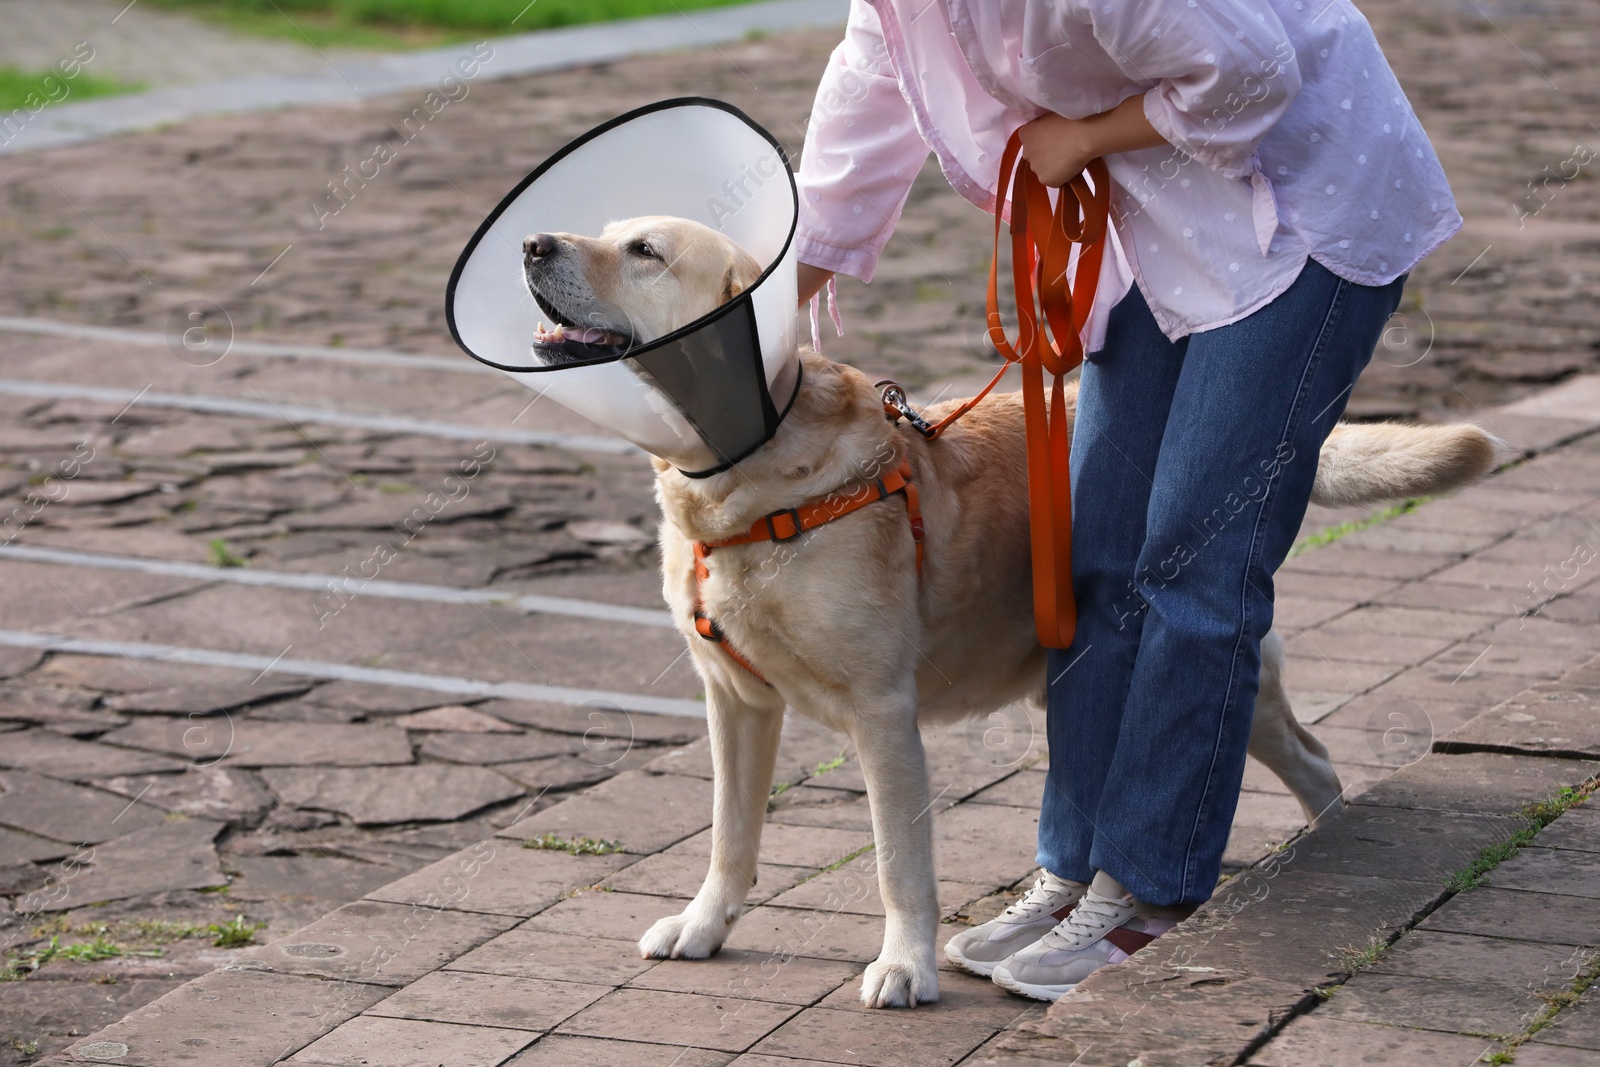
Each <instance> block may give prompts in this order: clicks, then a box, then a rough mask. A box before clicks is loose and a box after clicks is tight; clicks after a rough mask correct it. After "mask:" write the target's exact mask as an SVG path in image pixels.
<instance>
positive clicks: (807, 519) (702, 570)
mask: <svg viewBox="0 0 1600 1067" xmlns="http://www.w3.org/2000/svg"><path fill="white" fill-rule="evenodd" d="M897 493H899V494H901V495H903V496H904V497H905V500H906V519H907V521H908V522H909V523H910V525H911V539H912V541H914V542H915V543H916V547H917V573H918V574H919V575H920V574H921V573H922V535H923V527H922V508H921V502H920V500H919V498H918V495H917V487H916V485H915V484H914V483H913V482H912V480H911V464H910V463H908V462H907V461H905V460H901V461H900V465H899V466H898V467H896V468H895V469H894V470H892V471H890V472H889V473H888V474H886V475H884V476H883V477H881V478H876V479H874V480H873V481H871V482H868V483H866V484H865V485H864V486H863V487H862V488H861V490H860V491H858V492H855V493H850V494H842V493H834V494H833V495H831V496H827V497H824V498H822V499H821V500H816V501H813V502H812V503H809V504H802V505H801V506H800V507H797V508H785V509H784V510H783V511H774V512H773V513H772V514H770V515H764V516H762V517H761V518H759V519H757V520H756V521H755V523H754V524H752V525H751V527H750V529H749V530H747V531H745V532H744V533H742V534H736V535H734V536H733V537H725V538H723V539H722V540H720V541H696V542H695V543H694V628H695V632H696V633H698V634H699V635H700V636H701V637H703V638H705V639H706V640H707V641H712V642H715V643H716V644H718V645H721V646H722V650H723V651H724V652H726V653H727V654H728V656H729V657H730V658H731V659H732V660H733V661H734V662H735V663H737V664H738V665H739V666H741V667H743V668H744V669H745V670H747V671H749V672H750V673H751V674H753V675H755V676H756V677H757V678H759V679H761V681H763V682H766V683H767V684H768V685H771V684H772V683H771V682H767V679H766V678H765V677H764V676H763V675H762V673H761V672H760V671H758V670H756V668H755V667H754V665H752V664H751V662H750V661H749V660H747V659H745V657H744V656H742V655H740V653H739V651H738V650H737V649H736V648H734V647H733V645H732V643H731V642H729V640H728V636H727V634H725V633H723V631H722V627H720V626H718V625H717V623H716V621H715V620H714V619H712V618H711V617H710V616H709V615H707V614H706V610H705V607H706V605H705V583H706V580H707V579H708V578H710V577H711V568H710V567H709V566H708V565H707V563H706V559H707V558H708V557H709V556H710V555H711V553H712V551H713V550H715V549H718V548H731V547H733V546H734V545H750V544H756V543H758V542H761V541H774V542H780V543H781V542H783V541H793V540H794V539H795V538H797V537H799V536H800V535H801V534H803V533H805V532H806V531H807V530H815V529H816V528H817V527H818V526H825V525H827V524H828V523H830V522H832V521H833V520H835V519H842V518H844V517H845V516H846V515H849V514H850V513H851V512H854V511H860V510H861V509H862V508H864V507H867V506H868V505H870V504H876V503H877V502H878V501H880V500H885V499H887V498H889V497H891V496H894V495H895V494H897Z"/></svg>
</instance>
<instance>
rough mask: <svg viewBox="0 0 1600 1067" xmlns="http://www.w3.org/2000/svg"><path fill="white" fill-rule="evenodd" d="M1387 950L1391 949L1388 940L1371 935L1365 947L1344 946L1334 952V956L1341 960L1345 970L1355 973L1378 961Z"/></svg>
mask: <svg viewBox="0 0 1600 1067" xmlns="http://www.w3.org/2000/svg"><path fill="white" fill-rule="evenodd" d="M1387 951H1389V943H1388V942H1387V941H1385V940H1383V938H1381V937H1369V938H1367V944H1366V947H1365V948H1342V949H1340V950H1339V951H1338V952H1336V953H1334V958H1335V959H1337V960H1338V961H1339V963H1340V964H1341V965H1342V966H1343V967H1344V968H1345V970H1347V971H1349V972H1350V973H1351V974H1354V973H1355V972H1357V971H1364V970H1366V969H1367V968H1368V967H1371V966H1372V965H1373V964H1374V963H1377V962H1378V960H1380V959H1382V958H1383V954H1384V953H1385V952H1387Z"/></svg>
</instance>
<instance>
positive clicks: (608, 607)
mask: <svg viewBox="0 0 1600 1067" xmlns="http://www.w3.org/2000/svg"><path fill="white" fill-rule="evenodd" d="M5 559H14V560H18V561H20V562H23V563H47V564H55V565H59V566H66V567H93V568H97V569H99V570H108V571H134V572H137V573H139V574H159V575H162V576H164V577H168V578H194V579H198V580H199V581H203V582H226V583H228V584H231V585H253V586H258V587H265V588H269V589H304V590H306V591H307V592H313V593H334V594H336V595H341V596H344V597H348V598H350V599H354V598H355V597H358V596H371V597H381V598H384V599H387V600H421V601H428V602H431V603H439V604H499V605H503V606H506V607H510V608H515V609H518V610H521V611H526V612H530V613H536V614H540V615H567V616H571V617H573V618H579V619H599V620H600V621H602V622H620V623H627V624H629V625H633V626H656V627H665V628H667V629H671V628H672V616H671V615H669V614H668V613H667V612H665V611H654V610H651V609H649V608H634V607H628V606H627V605H625V604H606V603H602V602H600V601H595V600H579V599H577V598H574V597H561V596H542V595H539V594H536V593H521V594H519V593H510V592H496V591H495V590H492V589H456V588H454V587H452V586H448V585H428V584H426V583H422V582H390V581H384V580H382V579H377V578H374V579H361V578H354V577H350V576H348V575H343V574H316V573H309V574H308V573H304V572H295V571H264V570H257V569H255V568H254V567H213V566H210V565H208V564H204V563H183V562H179V561H175V560H164V559H142V558H140V557H138V556H116V555H111V554H108V553H103V552H79V551H76V550H72V549H60V548H39V547H37V546H34V545H0V560H5Z"/></svg>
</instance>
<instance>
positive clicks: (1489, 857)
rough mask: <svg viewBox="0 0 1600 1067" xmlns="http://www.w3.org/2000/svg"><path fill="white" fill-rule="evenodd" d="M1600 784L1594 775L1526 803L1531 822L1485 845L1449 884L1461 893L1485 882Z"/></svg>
mask: <svg viewBox="0 0 1600 1067" xmlns="http://www.w3.org/2000/svg"><path fill="white" fill-rule="evenodd" d="M1597 785H1600V778H1596V779H1591V780H1590V781H1587V782H1585V783H1584V784H1583V785H1581V786H1578V787H1576V788H1573V787H1571V786H1568V787H1567V788H1565V789H1563V790H1561V791H1560V792H1559V793H1557V794H1556V795H1555V796H1553V797H1551V798H1550V799H1549V800H1541V801H1537V802H1535V803H1533V804H1529V805H1527V806H1525V807H1524V808H1523V809H1522V810H1521V811H1519V812H1518V813H1517V814H1519V815H1521V816H1522V817H1523V818H1524V819H1527V820H1528V825H1527V826H1524V827H1523V828H1522V829H1520V830H1518V831H1517V832H1516V833H1514V834H1512V835H1511V836H1510V837H1508V838H1506V839H1505V840H1504V841H1499V842H1496V843H1495V844H1492V845H1489V846H1488V847H1486V848H1484V849H1483V850H1482V851H1480V852H1479V853H1478V854H1477V855H1476V856H1475V857H1473V860H1472V862H1471V863H1469V864H1467V865H1466V866H1465V867H1463V868H1462V869H1461V870H1459V871H1457V872H1456V873H1455V874H1453V875H1451V876H1450V881H1449V882H1447V883H1446V884H1445V887H1446V888H1447V889H1449V890H1450V892H1452V893H1461V892H1465V891H1466V890H1468V889H1476V888H1477V887H1478V886H1480V885H1482V884H1483V879H1484V876H1485V875H1487V874H1488V873H1489V872H1490V871H1492V870H1494V869H1495V868H1496V867H1498V866H1500V864H1502V863H1504V862H1505V861H1506V860H1508V859H1510V858H1511V857H1512V856H1515V855H1516V854H1517V853H1518V852H1521V851H1522V850H1523V849H1525V848H1527V847H1528V844H1529V843H1530V842H1531V841H1532V840H1533V839H1534V838H1535V837H1537V836H1538V835H1539V831H1541V830H1543V829H1544V828H1545V827H1546V826H1549V825H1550V824H1551V823H1553V822H1555V821H1556V819H1558V818H1560V817H1561V814H1562V813H1563V812H1565V811H1566V810H1567V809H1569V808H1571V807H1573V806H1575V805H1577V804H1581V803H1583V802H1584V801H1585V800H1587V799H1588V798H1589V795H1590V794H1591V793H1593V792H1594V791H1595V787H1596V786H1597Z"/></svg>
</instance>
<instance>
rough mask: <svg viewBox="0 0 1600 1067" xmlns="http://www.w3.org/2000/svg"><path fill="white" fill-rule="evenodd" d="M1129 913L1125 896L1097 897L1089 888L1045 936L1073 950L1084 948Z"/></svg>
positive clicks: (1128, 916)
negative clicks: (1057, 924)
mask: <svg viewBox="0 0 1600 1067" xmlns="http://www.w3.org/2000/svg"><path fill="white" fill-rule="evenodd" d="M1132 915H1133V913H1132V912H1131V911H1130V910H1129V908H1128V904H1127V903H1126V902H1125V899H1119V898H1117V897H1107V896H1101V895H1100V894H1099V893H1096V892H1095V891H1094V890H1093V889H1090V890H1088V891H1086V892H1085V893H1084V894H1083V898H1082V899H1081V900H1079V901H1078V906H1077V907H1076V908H1073V909H1072V914H1070V915H1068V916H1067V917H1066V918H1065V919H1063V920H1061V924H1060V925H1059V926H1057V927H1056V928H1055V929H1054V930H1051V931H1050V932H1049V933H1048V934H1046V935H1045V937H1046V938H1054V939H1055V940H1056V941H1059V942H1064V943H1065V946H1064V947H1068V948H1073V949H1081V948H1087V947H1088V946H1089V945H1092V944H1093V943H1094V942H1096V941H1098V940H1100V939H1101V938H1102V937H1104V936H1105V935H1106V934H1107V933H1109V932H1111V931H1112V930H1113V929H1115V928H1116V927H1118V926H1121V925H1122V924H1123V923H1125V922H1127V921H1128V919H1130V918H1131V917H1132Z"/></svg>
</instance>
